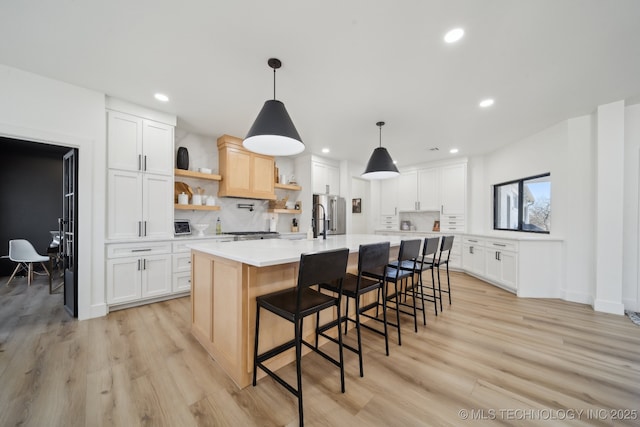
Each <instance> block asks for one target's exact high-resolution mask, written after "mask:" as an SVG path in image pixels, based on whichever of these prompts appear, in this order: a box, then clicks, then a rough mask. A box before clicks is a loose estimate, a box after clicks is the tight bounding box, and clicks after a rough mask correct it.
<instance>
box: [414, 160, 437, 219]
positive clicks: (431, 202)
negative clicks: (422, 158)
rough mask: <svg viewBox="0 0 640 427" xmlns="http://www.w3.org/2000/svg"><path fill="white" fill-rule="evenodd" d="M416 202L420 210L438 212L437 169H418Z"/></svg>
mask: <svg viewBox="0 0 640 427" xmlns="http://www.w3.org/2000/svg"><path fill="white" fill-rule="evenodd" d="M418 201H419V202H420V210H423V211H439V210H440V208H441V204H440V169H439V168H428V169H420V170H419V171H418Z"/></svg>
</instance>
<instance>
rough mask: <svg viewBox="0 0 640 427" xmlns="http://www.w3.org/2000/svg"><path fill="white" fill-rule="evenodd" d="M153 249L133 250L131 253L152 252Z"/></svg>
mask: <svg viewBox="0 0 640 427" xmlns="http://www.w3.org/2000/svg"><path fill="white" fill-rule="evenodd" d="M151 251H152V249H151V248H145V249H131V252H151Z"/></svg>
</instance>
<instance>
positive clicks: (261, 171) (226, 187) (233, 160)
mask: <svg viewBox="0 0 640 427" xmlns="http://www.w3.org/2000/svg"><path fill="white" fill-rule="evenodd" d="M218 161H219V165H218V167H219V171H220V175H221V176H222V180H221V181H220V184H219V186H218V197H241V198H249V199H262V200H275V199H276V193H275V187H274V184H275V175H274V174H275V162H274V159H273V157H270V156H264V155H262V154H257V153H253V152H251V151H248V150H245V149H244V147H243V146H242V139H240V138H237V137H234V136H230V135H222V136H221V137H220V138H218Z"/></svg>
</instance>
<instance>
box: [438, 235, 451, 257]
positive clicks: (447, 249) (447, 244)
mask: <svg viewBox="0 0 640 427" xmlns="http://www.w3.org/2000/svg"><path fill="white" fill-rule="evenodd" d="M453 237H454V236H444V237H443V238H442V244H441V245H440V255H439V256H438V261H439V262H443V261H447V262H448V261H449V256H450V255H451V248H452V247H453ZM442 254H445V258H446V259H444V260H443V259H442V256H443V255H442Z"/></svg>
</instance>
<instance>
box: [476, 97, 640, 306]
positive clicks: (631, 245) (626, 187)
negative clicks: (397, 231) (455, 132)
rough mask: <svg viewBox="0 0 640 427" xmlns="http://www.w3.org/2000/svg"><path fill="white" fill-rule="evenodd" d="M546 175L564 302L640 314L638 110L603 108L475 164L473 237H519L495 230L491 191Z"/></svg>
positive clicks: (636, 107)
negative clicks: (559, 251)
mask: <svg viewBox="0 0 640 427" xmlns="http://www.w3.org/2000/svg"><path fill="white" fill-rule="evenodd" d="M544 172H550V173H551V194H552V204H553V207H552V209H553V213H552V215H553V216H552V220H551V221H552V222H551V234H550V236H551V237H557V238H561V239H562V240H563V242H564V243H563V249H564V250H563V265H564V275H563V280H562V284H561V287H562V289H561V295H562V298H564V299H566V300H569V301H575V302H580V303H585V304H591V305H593V306H594V309H596V310H598V311H605V312H609V313H615V314H622V310H623V308H627V309H631V310H634V311H637V310H638V309H640V302H639V299H640V283H639V281H640V277H639V272H638V269H639V266H640V249H639V247H638V240H639V235H640V229H639V228H640V227H639V223H640V206H639V202H638V201H639V199H640V105H632V106H627V107H624V102H623V101H619V102H616V103H612V104H608V105H604V106H600V107H599V108H598V110H597V111H596V112H594V114H592V115H587V116H581V117H576V118H572V119H569V120H566V121H564V122H562V123H559V124H557V125H554V126H551V127H549V128H547V129H545V130H544V131H542V132H540V133H537V134H535V135H532V136H530V137H528V138H525V139H523V140H521V141H517V142H515V143H513V144H510V145H508V146H506V147H504V148H501V149H499V150H496V151H495V152H492V153H489V154H486V155H484V156H480V157H476V158H472V159H470V160H469V164H468V174H469V183H468V185H469V187H468V188H469V200H468V201H469V210H468V211H469V217H470V218H469V231H470V232H472V233H486V234H490V235H498V236H499V235H502V236H512V237H513V236H514V233H512V232H511V233H510V232H500V231H494V230H493V229H492V209H493V206H492V203H491V201H492V193H491V191H492V186H493V185H494V184H497V183H500V182H504V181H509V180H512V179H518V178H524V177H527V176H532V175H537V174H540V173H544ZM517 235H519V236H520V237H526V235H523V234H522V233H517ZM540 268H544V266H542V265H541V266H540Z"/></svg>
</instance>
